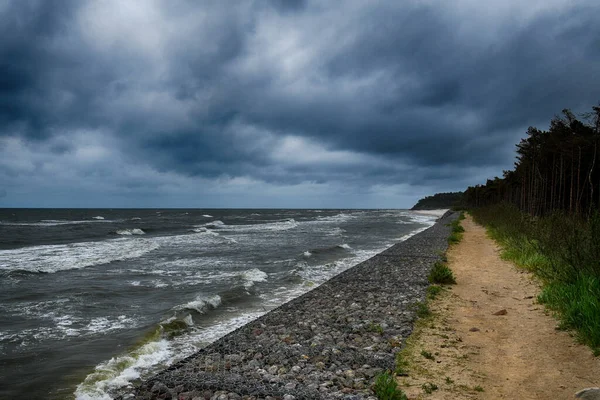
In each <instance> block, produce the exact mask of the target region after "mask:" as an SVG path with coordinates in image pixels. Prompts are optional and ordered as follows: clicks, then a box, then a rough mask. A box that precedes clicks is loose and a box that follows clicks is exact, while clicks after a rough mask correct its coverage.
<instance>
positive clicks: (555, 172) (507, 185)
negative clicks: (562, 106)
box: [465, 106, 600, 217]
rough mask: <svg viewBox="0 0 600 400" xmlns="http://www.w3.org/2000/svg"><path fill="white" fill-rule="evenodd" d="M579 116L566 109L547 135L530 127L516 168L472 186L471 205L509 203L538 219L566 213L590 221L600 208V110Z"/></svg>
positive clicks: (519, 149) (468, 197)
mask: <svg viewBox="0 0 600 400" xmlns="http://www.w3.org/2000/svg"><path fill="white" fill-rule="evenodd" d="M579 118H581V120H580V119H578V118H576V117H575V115H574V114H573V113H572V112H571V111H569V110H563V112H562V116H557V117H555V118H553V119H552V121H551V123H550V128H549V129H548V130H547V131H542V130H539V129H537V128H534V127H530V128H529V129H528V131H527V138H525V139H522V140H521V142H520V143H519V144H518V145H517V161H516V162H515V168H514V170H512V171H504V177H503V178H495V179H490V180H488V181H487V183H486V184H485V185H477V186H474V187H469V188H468V189H467V191H466V192H465V202H466V205H467V206H469V207H480V206H485V205H490V204H496V203H499V202H508V203H511V204H513V205H515V206H517V207H518V208H519V209H520V210H521V211H523V212H526V213H528V214H531V215H534V216H540V215H546V214H549V213H550V212H553V211H564V212H566V213H568V214H571V215H574V214H575V215H580V216H582V217H589V216H590V215H591V214H592V212H593V211H594V210H596V209H598V206H599V205H600V155H599V154H598V151H599V149H598V147H599V145H600V144H599V140H600V106H594V107H592V112H590V113H587V114H584V115H581V116H580V117H579Z"/></svg>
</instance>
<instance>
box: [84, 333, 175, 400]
mask: <svg viewBox="0 0 600 400" xmlns="http://www.w3.org/2000/svg"><path fill="white" fill-rule="evenodd" d="M172 358H173V351H172V348H171V344H170V343H169V342H168V341H166V340H159V341H153V342H150V343H147V344H145V345H143V346H142V347H140V348H139V349H137V350H135V351H133V352H131V353H128V354H125V355H122V356H119V357H113V358H111V359H110V360H109V361H107V362H104V363H102V364H99V365H98V366H97V367H96V369H95V371H94V372H93V373H91V374H89V375H88V376H87V377H86V378H85V380H84V381H83V382H82V383H81V384H79V385H78V386H77V389H76V390H75V393H74V394H75V398H76V399H77V400H110V399H112V398H113V396H111V395H110V394H109V393H110V392H111V391H112V390H114V389H117V388H122V387H128V386H131V381H133V380H135V379H138V378H140V374H141V372H142V371H145V370H148V369H150V368H152V367H154V366H156V365H159V364H163V363H165V364H166V365H170V362H169V360H171V359H172Z"/></svg>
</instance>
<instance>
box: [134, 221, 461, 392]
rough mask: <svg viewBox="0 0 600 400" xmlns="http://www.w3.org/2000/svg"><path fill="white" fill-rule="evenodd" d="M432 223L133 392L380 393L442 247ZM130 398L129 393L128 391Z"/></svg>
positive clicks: (443, 231) (439, 228)
mask: <svg viewBox="0 0 600 400" xmlns="http://www.w3.org/2000/svg"><path fill="white" fill-rule="evenodd" d="M456 217H457V214H455V213H450V212H449V213H446V214H445V215H444V216H443V217H442V218H441V219H440V220H439V221H438V222H437V223H436V224H435V225H434V226H432V227H431V228H429V229H427V230H425V231H423V232H421V233H419V234H418V235H415V236H413V237H411V238H409V239H408V240H406V241H404V242H401V243H398V244H396V245H394V246H392V247H391V248H389V249H387V250H386V251H384V252H382V253H380V254H379V255H377V256H375V257H373V258H371V259H369V260H367V261H365V262H363V263H360V264H358V265H356V266H354V267H352V268H351V269H349V270H347V271H345V272H343V273H341V274H339V275H337V276H336V277H334V278H332V279H331V280H329V281H327V282H326V283H324V284H322V285H321V286H319V287H317V288H315V289H314V290H312V291H310V292H308V293H306V294H304V295H302V296H300V297H298V298H296V299H294V300H292V301H290V302H288V303H286V304H284V305H282V306H280V307H278V308H277V309H274V310H272V311H271V312H269V313H267V314H265V315H264V316H262V317H260V318H258V319H257V320H255V321H253V322H251V323H249V324H247V325H245V326H243V327H241V328H239V329H237V330H236V331H234V332H231V333H230V334H228V335H226V336H224V337H223V338H221V339H219V340H217V341H216V342H214V343H212V344H211V345H209V346H207V347H206V348H204V349H202V350H201V351H199V352H198V353H196V354H194V355H192V356H190V357H188V358H186V359H184V360H182V361H180V362H178V363H176V364H174V365H172V366H171V367H169V368H168V369H166V370H165V371H163V372H161V373H159V374H158V375H156V376H154V377H152V378H151V379H148V380H147V381H145V382H143V383H142V384H141V385H140V386H139V387H137V388H136V389H135V391H134V396H135V398H136V399H178V400H200V399H218V400H225V399H284V400H292V399H348V400H350V399H370V398H371V399H375V396H374V393H373V392H372V390H371V389H370V387H371V386H372V384H373V381H374V379H375V377H376V376H377V375H378V374H379V373H381V372H382V371H384V370H387V369H394V360H395V353H396V352H398V351H399V350H400V349H401V347H402V345H403V343H404V340H405V339H406V338H407V337H408V336H409V335H410V333H411V331H412V327H413V323H414V321H415V318H416V316H415V311H416V310H415V308H416V307H415V304H416V303H418V302H421V301H423V300H424V299H425V291H426V287H427V285H428V282H427V275H428V273H429V271H430V269H431V266H432V265H433V263H434V262H435V261H436V260H437V259H439V257H440V255H441V254H442V252H444V251H445V250H446V247H447V238H448V235H449V233H450V228H449V227H448V226H447V224H448V223H449V222H451V221H452V220H454V219H455V218H456ZM123 398H127V397H125V396H124V397H123Z"/></svg>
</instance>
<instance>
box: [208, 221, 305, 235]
mask: <svg viewBox="0 0 600 400" xmlns="http://www.w3.org/2000/svg"><path fill="white" fill-rule="evenodd" d="M297 226H298V222H296V220H295V219H293V218H289V219H285V220H281V221H275V222H267V223H264V224H250V225H225V226H222V227H219V228H221V229H224V230H230V231H235V232H262V231H266V232H277V231H287V230H289V229H293V228H295V227H297Z"/></svg>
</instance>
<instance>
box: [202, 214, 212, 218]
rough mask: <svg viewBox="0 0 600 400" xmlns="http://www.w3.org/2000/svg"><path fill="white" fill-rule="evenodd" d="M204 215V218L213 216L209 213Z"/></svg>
mask: <svg viewBox="0 0 600 400" xmlns="http://www.w3.org/2000/svg"><path fill="white" fill-rule="evenodd" d="M202 216H203V217H204V218H212V217H213V216H212V215H209V214H204V215H202Z"/></svg>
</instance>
